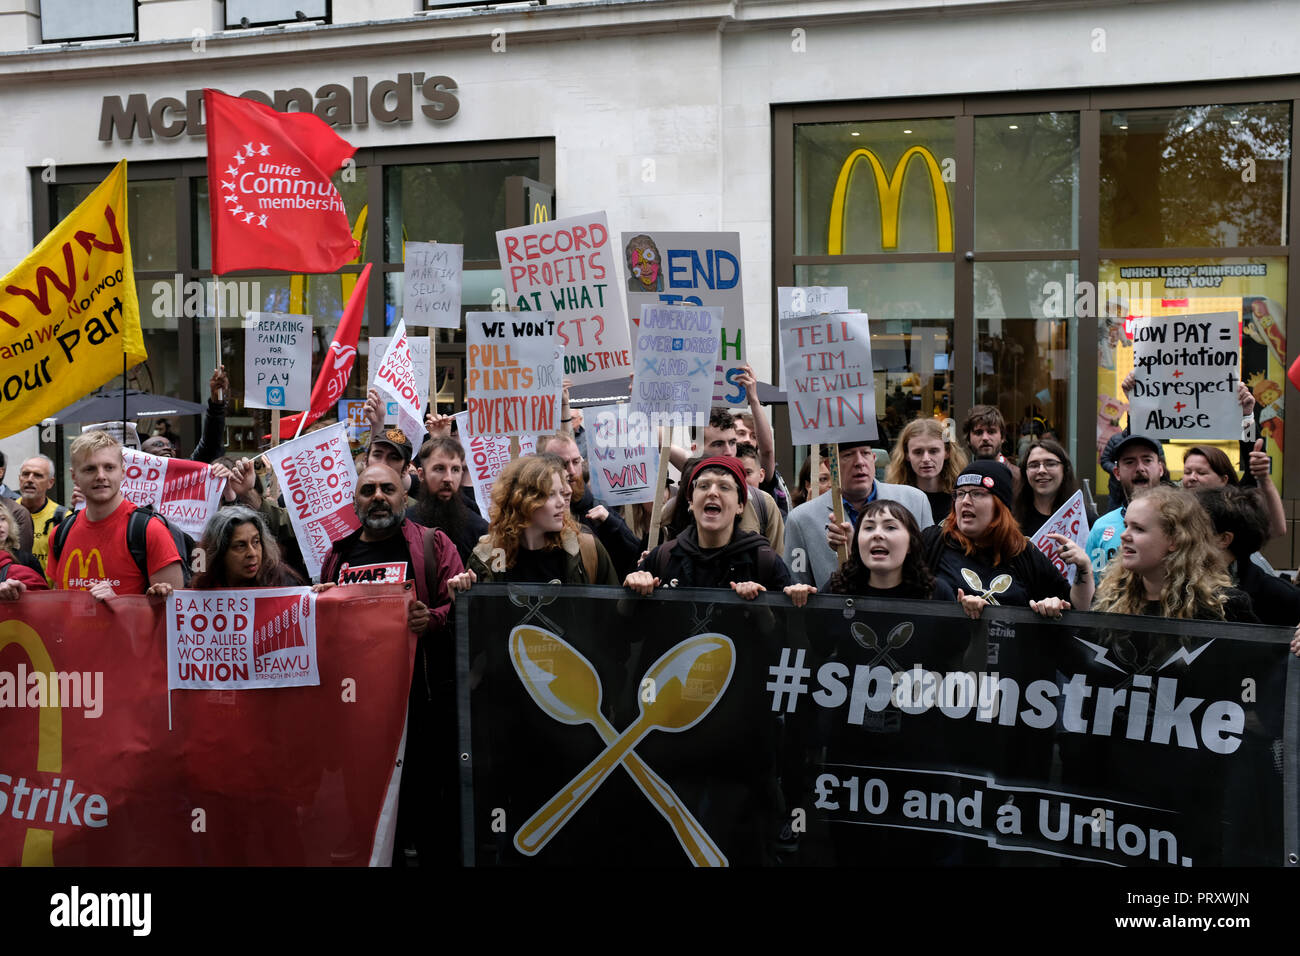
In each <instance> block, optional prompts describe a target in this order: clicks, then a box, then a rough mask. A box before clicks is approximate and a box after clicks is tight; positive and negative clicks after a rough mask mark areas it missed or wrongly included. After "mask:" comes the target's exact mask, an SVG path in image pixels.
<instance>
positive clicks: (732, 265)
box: [623, 232, 745, 405]
mask: <svg viewBox="0 0 1300 956" xmlns="http://www.w3.org/2000/svg"><path fill="white" fill-rule="evenodd" d="M623 259H624V262H625V263H626V264H627V308H628V311H629V312H630V313H631V314H632V316H633V322H634V323H635V321H636V319H637V318H639V317H640V316H641V314H642V311H641V310H642V307H644V306H645V305H647V304H650V305H694V306H720V307H721V308H722V310H723V311H722V328H721V330H720V337H719V343H718V367H717V382H716V384H715V386H714V392H713V395H712V397H711V400H712V401H713V402H714V403H717V404H722V403H725V404H728V405H743V404H745V389H744V388H743V387H741V386H739V385H737V384H736V376H737V375H738V374H739V369H740V366H742V365H744V364H745V290H744V286H743V284H742V283H741V276H740V233H738V232H650V233H636V234H633V233H630V232H625V233H623ZM635 331H636V330H635V329H633V332H634V333H635Z"/></svg>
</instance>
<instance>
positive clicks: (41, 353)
mask: <svg viewBox="0 0 1300 956" xmlns="http://www.w3.org/2000/svg"><path fill="white" fill-rule="evenodd" d="M124 356H125V360H126V364H127V365H138V364H139V363H140V362H143V361H145V360H146V359H147V358H148V357H149V356H148V355H147V353H146V352H145V348H144V336H143V335H142V334H141V331H140V307H139V303H138V302H137V301H136V297H135V273H134V271H133V268H132V265H131V240H130V237H129V236H128V234H127V215H126V160H125V159H124V160H122V161H121V162H120V163H118V164H117V166H116V167H115V168H114V170H113V172H111V173H110V174H109V176H108V178H107V179H105V180H104V181H103V182H102V183H100V184H99V185H98V186H97V187H96V188H95V191H94V192H92V193H91V194H90V195H89V196H87V197H86V198H85V200H83V201H82V202H81V204H80V205H78V206H77V208H76V209H74V210H73V211H72V212H71V214H70V215H69V216H68V217H67V218H66V219H64V220H63V221H62V222H61V223H59V224H58V225H57V226H55V227H54V228H53V229H52V230H50V232H49V234H48V235H47V236H46V237H45V238H44V239H42V240H41V242H40V244H39V245H37V247H36V248H35V249H33V250H32V252H31V254H30V255H29V256H28V257H27V258H26V259H24V260H23V261H22V262H20V263H19V264H18V266H17V268H15V269H14V270H13V271H12V272H10V273H9V274H8V275H7V276H5V278H4V279H3V280H0V438H3V437H4V436H6V435H12V434H14V433H15V432H18V431H21V430H22V429H24V428H27V427H29V426H31V425H35V424H37V423H39V422H40V421H41V420H42V419H43V418H46V417H48V416H49V415H52V414H53V413H55V412H57V411H59V409H61V408H64V407H66V406H68V405H70V404H72V403H73V402H75V401H76V400H77V399H79V398H82V397H83V396H85V395H86V393H87V392H90V391H93V390H94V389H96V388H98V387H99V386H100V385H103V384H104V383H105V382H107V381H108V380H109V379H111V378H113V377H114V376H117V375H121V374H122V371H123V357H124Z"/></svg>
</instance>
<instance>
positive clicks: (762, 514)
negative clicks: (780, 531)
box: [749, 488, 767, 536]
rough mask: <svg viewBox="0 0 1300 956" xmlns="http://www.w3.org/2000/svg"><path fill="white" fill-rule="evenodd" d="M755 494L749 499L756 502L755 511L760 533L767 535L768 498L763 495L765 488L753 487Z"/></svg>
mask: <svg viewBox="0 0 1300 956" xmlns="http://www.w3.org/2000/svg"><path fill="white" fill-rule="evenodd" d="M752 491H753V494H751V495H750V496H749V500H750V501H752V502H754V513H755V514H757V515H758V533H759V534H761V535H764V536H766V535H767V499H766V498H765V497H764V496H763V489H761V488H754V489H752Z"/></svg>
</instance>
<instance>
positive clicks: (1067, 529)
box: [1034, 491, 1092, 586]
mask: <svg viewBox="0 0 1300 956" xmlns="http://www.w3.org/2000/svg"><path fill="white" fill-rule="evenodd" d="M1091 530H1092V529H1091V528H1089V527H1088V512H1087V510H1086V509H1085V508H1084V506H1083V492H1082V491H1076V492H1075V493H1074V494H1072V495H1071V496H1070V500H1069V501H1067V502H1066V503H1065V504H1063V505H1061V507H1059V508H1057V509H1056V514H1054V515H1052V516H1051V517H1050V518H1048V519H1047V520H1046V521H1045V522H1044V523H1043V526H1042V527H1041V528H1039V529H1038V534H1036V535H1034V547H1035V548H1037V549H1038V550H1039V551H1041V552H1043V554H1045V555H1047V557H1048V559H1049V560H1050V561H1051V562H1052V564H1053V565H1055V566H1056V570H1058V571H1060V572H1061V574H1063V575H1064V576H1065V580H1067V581H1068V582H1070V585H1071V586H1073V585H1074V576H1075V574H1077V573H1078V571H1079V569H1078V568H1076V567H1075V566H1074V565H1073V564H1066V563H1065V562H1064V561H1063V560H1061V546H1060V545H1059V544H1057V543H1056V542H1055V541H1053V540H1052V539H1051V538H1049V537H1048V535H1049V534H1059V535H1063V536H1065V537H1067V538H1069V539H1070V540H1071V541H1073V542H1074V543H1075V544H1077V545H1078V546H1079V547H1080V548H1082V547H1083V543H1084V542H1085V541H1087V540H1088V532H1089V531H1091Z"/></svg>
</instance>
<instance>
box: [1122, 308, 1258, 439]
mask: <svg viewBox="0 0 1300 956" xmlns="http://www.w3.org/2000/svg"><path fill="white" fill-rule="evenodd" d="M1131 328H1132V332H1133V366H1134V367H1133V378H1134V380H1133V390H1132V392H1131V393H1130V395H1129V398H1130V400H1131V402H1132V405H1131V407H1130V408H1129V425H1130V427H1131V428H1132V430H1133V432H1134V433H1136V434H1140V435H1152V436H1161V437H1162V438H1163V439H1164V440H1166V441H1167V440H1169V439H1171V438H1187V439H1191V440H1193V441H1216V440H1228V439H1231V440H1232V441H1236V440H1238V439H1239V438H1240V437H1241V404H1240V403H1239V402H1238V401H1237V383H1238V382H1240V381H1241V366H1240V351H1241V320H1240V316H1238V315H1237V313H1235V312H1212V313H1205V314H1198V315H1179V316H1175V317H1164V316H1155V317H1151V318H1144V319H1134V320H1133V321H1132V323H1131Z"/></svg>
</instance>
